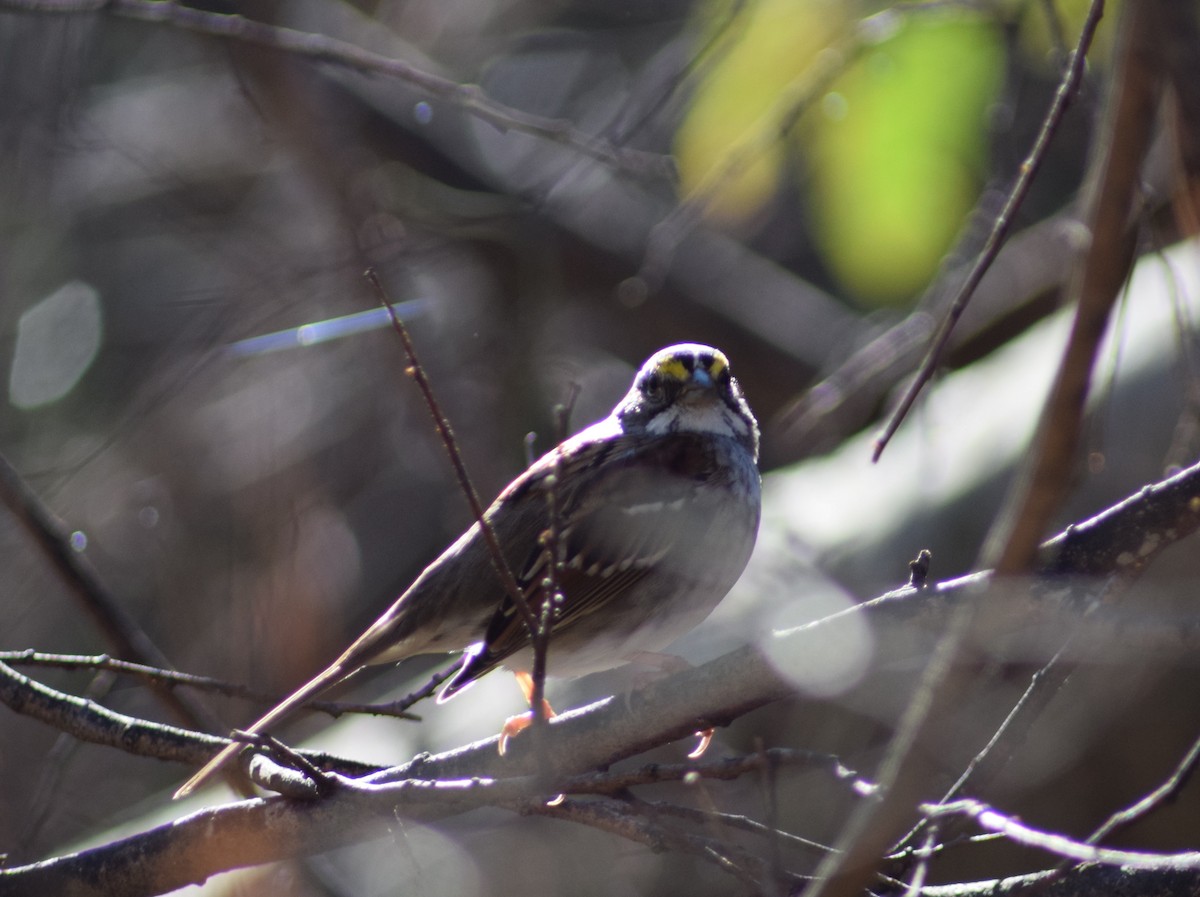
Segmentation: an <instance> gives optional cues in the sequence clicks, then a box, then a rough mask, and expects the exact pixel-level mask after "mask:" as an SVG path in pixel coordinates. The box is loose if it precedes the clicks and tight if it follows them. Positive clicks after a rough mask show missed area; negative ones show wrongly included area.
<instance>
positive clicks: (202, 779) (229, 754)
mask: <svg viewBox="0 0 1200 897" xmlns="http://www.w3.org/2000/svg"><path fill="white" fill-rule="evenodd" d="M347 653H348V652H347ZM345 659H346V658H345V655H343V656H342V657H341V658H339V659H338V660H337V661H335V662H334V663H333V664H332V665H330V666H329V667H327V668H326V669H325V670H324V672H322V673H320V674H319V675H318V676H317V677H316V678H314V679H311V680H309V681H308V682H306V683H305V684H304V685H302V686H301V687H300V688H299V689H297V690H296V691H294V692H293V693H292V694H290V695H288V696H287V697H286V698H284V699H283V701H281V702H280V703H279V704H277V705H276V706H275V707H273V708H272V709H271V710H270V711H269V712H268V713H267V714H266V715H265V716H263V717H262V718H261V719H259V720H256V721H255V722H254V723H253V724H252V725H250V726H247V727H246V729H245V731H246V732H250V733H253V734H255V735H258V734H261V733H263V732H266V731H267V730H268V729H270V728H271V727H272V726H274V725H277V724H278V723H280V722H282V721H283V720H284V719H286V718H287V717H289V716H291V715H292V713H294V712H295V711H296V709H297V708H299V707H301V706H302V705H304V704H306V703H307V702H308V701H311V700H312V699H313V698H315V697H316V696H317V695H319V694H320V693H321V692H323V691H325V690H326V689H328V688H331V687H332V686H334V685H336V684H337V683H339V682H341V681H342V680H343V679H346V678H347V677H349V676H350V675H351V674H352V673H354V672H355V671H356V670H357V669H358V667H357V666H353V667H348V666H347V665H346V664H345ZM244 747H245V745H244V744H242V743H241V742H237V741H235V742H233V743H232V744H229V745H227V746H226V747H224V748H223V749H222V750H221V751H220V752H219V753H218V754H217V755H216V756H215V757H213V758H212V759H211V760H209V761H208V762H207V763H205V764H204V766H202V767H201V768H200V771H199V772H197V773H196V774H195V775H194V776H192V777H191V778H190V779H188V780H187V781H186V782H184V783H183V785H182V787H180V789H179V790H178V791H176V792H175V795H174V797H175V799H176V800H178V799H179V798H181V797H187V796H188V795H189V794H191V793H192V792H193V791H195V790H196V789H197V788H199V787H200V786H201V785H204V784H205V783H207V782H208V781H209V780H210V779H212V778H213V776H215V775H217V773H219V772H220V771H221V770H222V769H223V768H224V767H225V766H226V765H227V764H228V763H229V761H230V760H232V759H233V758H234V757H236V756H237V755H238V754H239V753H240V752H241V751H242V749H243V748H244Z"/></svg>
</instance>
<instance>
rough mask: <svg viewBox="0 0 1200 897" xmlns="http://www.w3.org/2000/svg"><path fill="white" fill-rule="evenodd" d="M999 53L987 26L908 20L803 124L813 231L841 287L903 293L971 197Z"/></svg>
mask: <svg viewBox="0 0 1200 897" xmlns="http://www.w3.org/2000/svg"><path fill="white" fill-rule="evenodd" d="M1003 66H1004V57H1003V54H1002V52H1001V45H1000V35H999V32H998V30H997V29H996V28H995V26H993V25H992V24H990V23H988V22H985V21H982V20H981V19H979V18H977V17H974V16H965V15H958V14H954V15H948V16H945V17H943V16H937V17H933V16H928V17H927V16H912V17H909V18H908V19H907V20H905V21H904V23H903V24H902V26H901V27H900V29H899V30H898V31H897V33H896V34H895V35H894V36H893V37H891V38H889V39H888V40H886V41H884V42H883V43H882V44H880V45H879V46H877V47H874V48H872V49H871V50H869V51H868V52H867V53H866V54H865V55H864V56H863V58H862V59H860V60H859V61H858V62H856V63H855V64H854V66H853V67H852V68H851V69H850V71H848V72H847V73H846V74H845V75H844V76H843V77H842V78H841V79H840V80H839V81H838V83H837V84H836V85H835V87H834V92H833V93H831V94H829V95H828V96H827V97H826V98H825V101H824V102H823V103H822V106H821V111H822V113H823V115H822V117H821V119H820V120H819V121H813V122H811V123H810V126H809V127H807V128H804V129H803V132H802V140H800V141H799V142H798V149H799V151H800V152H802V153H803V154H804V156H805V157H806V159H807V161H808V165H809V166H810V168H811V171H812V177H811V181H810V184H811V190H810V193H811V196H812V198H813V202H814V206H813V210H812V213H813V216H814V218H815V226H814V232H815V234H816V236H817V239H818V240H819V243H820V246H821V249H822V251H823V252H824V255H825V259H826V262H827V263H828V264H829V266H830V267H831V268H832V269H833V271H834V273H835V274H836V276H837V278H838V281H839V282H840V283H842V284H843V285H844V286H845V287H846V289H847V290H849V291H850V292H851V293H853V294H854V295H856V296H859V297H860V298H862V299H863V300H865V301H867V302H870V303H882V302H894V301H902V300H904V299H906V298H908V297H909V296H911V295H912V294H913V293H915V292H917V291H918V290H920V289H921V287H923V286H924V285H925V284H926V283H927V282H928V281H929V279H930V277H931V276H932V275H933V272H934V271H935V270H936V269H937V265H938V262H939V260H940V259H941V257H942V255H943V254H944V253H945V251H946V250H947V249H948V248H949V247H950V245H951V243H952V242H953V240H954V238H955V236H956V234H957V233H958V232H959V230H960V229H961V227H962V222H963V220H964V219H965V217H966V216H967V214H968V212H969V211H970V210H971V208H972V207H973V206H974V205H975V201H976V196H977V195H978V193H979V185H980V182H981V181H982V178H983V173H984V167H983V162H984V156H985V153H986V146H987V141H986V134H987V129H986V119H987V109H988V106H989V105H990V104H991V103H992V102H993V101H994V100H995V98H996V94H997V90H998V89H999V86H1000V82H1001V75H1002V71H1003Z"/></svg>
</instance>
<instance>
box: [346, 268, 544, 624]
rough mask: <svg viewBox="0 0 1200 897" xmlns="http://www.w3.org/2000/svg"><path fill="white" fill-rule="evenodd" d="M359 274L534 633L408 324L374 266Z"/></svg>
mask: <svg viewBox="0 0 1200 897" xmlns="http://www.w3.org/2000/svg"><path fill="white" fill-rule="evenodd" d="M363 276H364V277H366V278H367V282H368V283H370V284H371V288H372V289H373V290H374V291H375V295H376V297H377V298H378V299H379V301H380V303H381V304H382V305H383V307H384V308H386V309H387V310H388V315H389V317H390V318H391V320H392V328H393V329H394V330H395V331H396V333H397V334H399V336H400V342H401V343H402V344H403V346H404V354H405V355H406V356H407V357H408V368H407V373H408V375H409V376H410V377H412V378H413V380H414V381H416V384H417V388H418V389H420V390H421V395H422V396H423V397H424V399H425V404H426V406H428V408H429V413H430V414H431V415H432V416H433V424H434V426H435V427H436V428H437V432H438V436H440V437H441V439H442V445H444V446H445V448H446V454H447V455H448V456H449V458H450V464H451V466H452V467H453V468H454V475H455V476H456V477H458V486H459V489H461V490H462V494H463V496H464V497H465V498H466V500H467V504H468V505H470V507H471V516H472V517H474V518H475V523H476V525H477V526H478V527H479V531H480V533H481V534H482V535H483V541H484V543H485V544H486V545H487V549H488V554H489V556H490V557H491V559H492V567H493V568H494V569H495V571H496V574H497V575H498V576H499V577H500V582H501V584H502V585H503V586H504V591H506V592H507V593H508V594H509V596H510V597H511V598H512V600H513V603H514V604H515V605H516V608H517V610H518V612H520V614H521V618H522V619H523V620H524V621H525V625H526V626H527V627H528V628H529V632H530V633H531V634H536V633H537V627H538V619H537V615H536V614H534V612H533V608H531V607H530V606H529V601H528V600H527V598H526V595H525V593H524V592H523V591H522V590H521V586H520V585H519V584H518V583H517V578H516V577H515V576H514V575H513V572H512V568H511V567H510V566H509V565H508V560H507V559H506V558H505V557H504V552H503V550H502V549H501V548H500V540H499V539H497V538H496V531H495V530H494V529H493V528H492V524H491V522H490V521H489V520H488V519H487V515H486V514H485V513H484V510H483V504H482V503H481V502H480V501H479V493H478V492H476V491H475V486H474V484H473V483H472V482H471V477H470V475H468V473H467V465H466V463H465V462H464V461H463V459H462V453H461V452H459V450H458V442H457V441H456V440H455V438H454V431H453V430H451V429H450V421H449V420H447V419H446V415H445V414H444V413H443V412H442V406H441V405H440V404H438V400H437V397H436V396H435V395H434V394H433V387H432V386H431V385H430V383H429V378H428V377H427V376H426V375H425V368H424V367H422V366H421V361H420V359H419V358H418V357H417V347H416V345H415V344H414V343H413V341H412V337H411V336H410V335H409V333H408V328H407V327H405V326H404V322H403V321H401V320H400V317H399V315H397V314H396V311H395V309H394V308H392V303H391V301H390V300H389V299H388V295H387V291H386V290H385V289H384V288H383V283H382V282H381V281H380V280H379V275H378V274H377V273H376V272H375V269H374V268H368V269H367V270H366V272H365V273H364V275H363Z"/></svg>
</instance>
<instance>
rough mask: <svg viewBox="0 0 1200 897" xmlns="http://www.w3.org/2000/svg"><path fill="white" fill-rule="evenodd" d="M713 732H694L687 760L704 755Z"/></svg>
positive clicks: (713, 730)
mask: <svg viewBox="0 0 1200 897" xmlns="http://www.w3.org/2000/svg"><path fill="white" fill-rule="evenodd" d="M715 732H716V730H715V729H704V730H702V731H700V732H697V733H696V737H697V738H699V739H700V741H699V742H698V743H697V744H696V746H695V747H694V748H692V752H691V753H690V754H688V759H689V760H699V759H700V758H701V757H703V756H704V753H705V751H707V750H708V746H709V745H710V744H712V741H713V734H714V733H715ZM501 753H503V751H501Z"/></svg>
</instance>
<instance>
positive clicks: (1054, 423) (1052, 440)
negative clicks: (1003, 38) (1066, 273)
mask: <svg viewBox="0 0 1200 897" xmlns="http://www.w3.org/2000/svg"><path fill="white" fill-rule="evenodd" d="M1100 2H1101V0H1093V4H1098V3H1100ZM1158 7H1159V3H1158V2H1155V0H1144V2H1139V3H1133V4H1127V5H1124V6H1122V8H1121V16H1120V21H1119V23H1118V26H1119V40H1118V49H1117V58H1116V63H1115V65H1114V72H1113V77H1112V84H1111V88H1110V95H1109V98H1108V100H1107V102H1106V104H1105V112H1104V116H1103V122H1102V126H1101V127H1100V129H1099V131H1098V133H1097V135H1096V138H1095V140H1094V143H1093V157H1092V160H1091V162H1090V163H1089V166H1088V176H1087V182H1086V185H1085V188H1084V208H1085V223H1086V224H1087V226H1088V231H1089V233H1090V240H1089V242H1088V245H1087V247H1086V249H1085V250H1084V252H1082V253H1081V254H1080V255H1078V256H1077V259H1076V263H1075V266H1074V268H1073V270H1072V277H1071V281H1070V286H1069V288H1068V291H1067V297H1068V299H1070V300H1072V301H1073V302H1074V304H1075V317H1074V320H1073V322H1072V325H1071V334H1070V337H1069V338H1068V340H1067V345H1066V347H1065V349H1064V351H1063V356H1062V359H1061V361H1060V362H1059V367H1058V372H1057V374H1056V375H1055V378H1054V383H1053V385H1052V386H1051V389H1050V393H1049V395H1048V396H1047V398H1046V402H1045V405H1044V406H1043V408H1042V414H1041V417H1040V419H1039V421H1038V428H1037V434H1036V436H1035V439H1034V445H1033V448H1032V450H1031V451H1030V452H1029V454H1028V455H1027V459H1026V461H1025V463H1024V464H1022V465H1021V469H1020V471H1019V473H1018V476H1017V480H1016V482H1015V483H1014V485H1013V487H1012V488H1011V489H1010V490H1009V493H1008V497H1007V499H1006V501H1005V505H1004V507H1003V508H1002V510H1001V511H1000V513H999V514H998V515H997V518H996V520H995V521H994V522H993V524H992V527H991V531H990V532H989V533H988V536H987V539H986V540H985V542H984V546H983V549H982V552H981V557H980V563H979V565H980V566H981V567H994V568H995V570H996V572H997V573H998V574H1000V575H1002V576H1003V575H1010V574H1015V573H1023V572H1025V571H1027V570H1029V569H1030V567H1031V566H1032V564H1033V562H1034V558H1035V555H1036V553H1037V548H1038V544H1039V543H1040V542H1041V540H1042V538H1043V536H1044V534H1045V532H1046V528H1047V527H1048V525H1049V524H1050V522H1051V519H1052V517H1053V515H1054V514H1055V513H1056V512H1057V511H1058V509H1059V506H1060V505H1061V503H1062V501H1063V499H1064V497H1065V496H1066V494H1067V490H1068V488H1069V486H1070V484H1071V482H1072V480H1073V477H1072V476H1071V474H1072V471H1073V469H1074V467H1075V465H1076V464H1077V462H1078V458H1077V451H1078V444H1079V433H1080V431H1081V429H1082V422H1083V416H1084V411H1085V408H1086V401H1087V396H1088V393H1089V391H1090V386H1091V379H1092V371H1093V368H1094V366H1095V360H1096V353H1097V352H1098V351H1099V346H1100V343H1101V340H1102V339H1103V337H1104V334H1105V332H1106V331H1107V330H1108V323H1109V318H1110V315H1111V313H1112V308H1113V306H1114V304H1115V303H1116V301H1117V297H1118V296H1119V295H1120V293H1121V287H1122V285H1123V284H1124V283H1125V282H1126V280H1127V279H1128V276H1129V271H1130V269H1131V268H1132V267H1133V258H1134V253H1135V249H1136V245H1137V228H1136V222H1137V216H1136V209H1137V207H1138V205H1139V203H1140V202H1141V191H1140V185H1139V176H1140V171H1141V168H1142V162H1143V160H1144V159H1145V156H1146V153H1147V152H1148V151H1149V148H1150V143H1151V139H1152V137H1153V132H1154V128H1153V123H1154V118H1155V114H1156V108H1157V104H1158V101H1159V97H1160V94H1161V81H1162V77H1161V76H1162V70H1161V65H1160V61H1159V60H1158V58H1157V48H1156V42H1157V40H1158V39H1159V38H1158V31H1157V29H1158V26H1159V24H1160V23H1159V22H1158V21H1157V18H1158V16H1157V11H1158Z"/></svg>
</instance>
